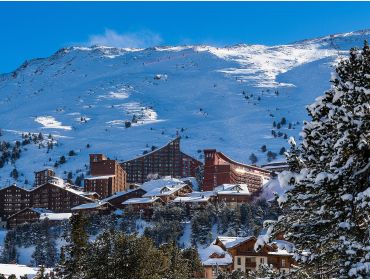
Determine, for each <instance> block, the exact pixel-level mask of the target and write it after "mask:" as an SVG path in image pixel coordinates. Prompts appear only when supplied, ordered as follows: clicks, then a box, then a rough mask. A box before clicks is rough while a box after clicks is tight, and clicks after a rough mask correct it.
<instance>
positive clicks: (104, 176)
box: [85, 175, 116, 180]
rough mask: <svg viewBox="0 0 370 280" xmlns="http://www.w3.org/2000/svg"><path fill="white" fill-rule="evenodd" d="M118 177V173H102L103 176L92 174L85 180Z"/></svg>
mask: <svg viewBox="0 0 370 280" xmlns="http://www.w3.org/2000/svg"><path fill="white" fill-rule="evenodd" d="M113 177H116V175H102V176H90V177H87V178H85V180H104V179H109V178H113Z"/></svg>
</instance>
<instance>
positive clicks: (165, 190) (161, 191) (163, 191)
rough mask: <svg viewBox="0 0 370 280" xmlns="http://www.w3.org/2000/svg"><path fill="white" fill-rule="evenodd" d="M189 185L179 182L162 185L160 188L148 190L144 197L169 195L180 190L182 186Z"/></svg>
mask: <svg viewBox="0 0 370 280" xmlns="http://www.w3.org/2000/svg"><path fill="white" fill-rule="evenodd" d="M185 187H189V185H187V184H178V185H167V186H162V187H159V188H155V189H153V190H151V191H148V192H147V193H146V194H144V195H143V197H151V196H167V195H171V194H173V193H175V192H177V191H178V190H181V189H182V188H185Z"/></svg>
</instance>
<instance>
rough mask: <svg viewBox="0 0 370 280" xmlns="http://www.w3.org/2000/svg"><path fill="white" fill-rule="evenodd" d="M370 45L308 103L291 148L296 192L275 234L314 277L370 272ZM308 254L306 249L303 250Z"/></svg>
mask: <svg viewBox="0 0 370 280" xmlns="http://www.w3.org/2000/svg"><path fill="white" fill-rule="evenodd" d="M369 93H370V48H369V46H368V44H367V43H365V45H364V47H363V49H362V50H358V49H351V51H350V56H349V58H348V59H344V60H342V61H341V62H340V63H339V64H338V66H337V68H336V75H335V77H334V79H333V80H332V88H331V89H330V90H329V91H327V92H326V93H325V94H324V96H322V97H320V98H318V99H316V102H315V103H314V104H312V105H311V106H309V107H308V113H309V115H310V117H311V119H312V120H311V121H310V122H307V123H305V125H304V128H303V143H302V145H301V147H299V148H298V147H297V146H296V144H295V142H294V140H290V142H291V144H293V145H292V148H291V150H290V151H289V152H288V163H289V165H290V171H287V172H283V173H282V174H280V176H279V177H280V182H281V184H282V185H285V186H287V185H290V186H291V189H290V190H288V191H287V192H286V194H285V195H284V196H282V197H280V198H279V202H280V203H281V205H282V206H283V209H284V215H283V216H282V217H281V219H279V221H278V222H277V224H276V225H275V227H274V232H275V233H278V232H284V233H285V237H286V238H287V239H288V240H289V241H292V242H293V243H294V244H295V245H296V248H297V256H298V257H300V258H299V262H300V265H301V266H302V267H303V269H304V271H305V273H307V275H308V276H309V277H315V278H323V277H334V278H357V277H363V278H368V277H370V257H369V249H370V237H369V236H370V232H369V228H370V224H369V223H370V222H369V216H368V215H369V212H370V203H369V202H370V188H369V185H370V182H369V174H370V162H369V156H370V144H369V141H370V106H369V103H370V102H369V101H370V94H369ZM303 251H304V254H302V253H303Z"/></svg>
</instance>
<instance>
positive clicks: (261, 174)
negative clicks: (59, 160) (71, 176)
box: [0, 137, 285, 227]
mask: <svg viewBox="0 0 370 280" xmlns="http://www.w3.org/2000/svg"><path fill="white" fill-rule="evenodd" d="M279 167H280V168H284V167H285V166H284V164H280V165H279V164H278V165H277V166H276V165H271V166H265V167H264V168H260V167H256V166H251V165H247V164H243V163H239V162H236V161H234V160H232V159H230V158H228V157H227V156H225V155H224V154H223V153H221V152H218V151H216V150H209V149H208V150H204V164H203V163H202V162H200V161H198V160H197V159H195V158H192V157H190V156H189V155H186V154H185V153H183V152H181V150H180V138H179V137H177V138H176V139H174V140H172V141H171V142H169V143H168V144H167V145H165V146H163V147H161V148H158V149H156V150H154V151H152V152H150V153H147V154H145V155H143V156H140V157H138V158H135V159H132V160H129V161H125V162H118V161H116V160H111V159H109V158H107V157H106V156H105V155H103V154H91V155H90V174H89V177H86V178H85V179H84V187H83V188H81V187H78V186H74V185H72V184H69V183H66V182H65V181H64V180H62V179H60V178H58V177H56V176H55V173H54V171H53V170H51V169H46V170H42V171H39V172H35V184H34V187H33V188H32V189H25V188H22V187H19V186H16V185H11V186H7V187H5V188H2V189H0V218H1V226H3V227H5V226H6V225H8V226H10V227H14V226H16V225H18V224H21V223H24V222H32V221H35V220H37V219H39V218H40V217H43V216H45V215H41V214H42V213H41V212H42V211H43V210H42V209H44V210H45V211H49V212H50V213H49V214H48V216H49V218H50V219H54V218H55V219H60V218H61V217H68V215H67V213H71V212H79V211H83V212H106V211H111V210H114V209H125V208H127V207H131V208H132V209H134V210H137V211H140V212H142V213H144V214H145V215H148V216H149V215H150V214H151V211H152V209H153V208H154V207H155V205H158V204H166V203H177V204H183V205H185V206H187V208H188V209H189V210H191V209H193V208H198V207H204V206H205V205H207V204H208V203H215V202H225V203H227V204H229V205H231V206H233V205H237V204H238V203H244V202H248V201H250V200H251V199H252V198H253V196H255V195H258V193H259V191H260V190H261V189H262V186H263V184H264V183H266V182H267V181H268V180H269V179H270V178H271V177H272V176H273V174H274V172H273V171H274V169H276V168H279ZM153 178H161V179H156V180H150V179H153ZM195 178H197V179H195ZM31 212H32V213H31ZM52 213H54V214H57V213H58V214H61V213H65V214H66V215H59V216H58V218H57V216H56V215H52Z"/></svg>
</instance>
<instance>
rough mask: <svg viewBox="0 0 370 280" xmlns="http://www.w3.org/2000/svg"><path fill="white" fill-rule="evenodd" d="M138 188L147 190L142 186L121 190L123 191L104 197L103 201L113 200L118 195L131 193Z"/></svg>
mask: <svg viewBox="0 0 370 280" xmlns="http://www.w3.org/2000/svg"><path fill="white" fill-rule="evenodd" d="M138 190H141V191H143V192H145V190H142V189H141V188H137V189H131V190H126V191H121V192H116V193H115V194H113V195H111V196H108V197H106V198H104V199H102V200H101V201H111V200H112V199H115V198H117V197H120V196H123V195H126V194H129V193H132V192H134V191H138Z"/></svg>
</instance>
